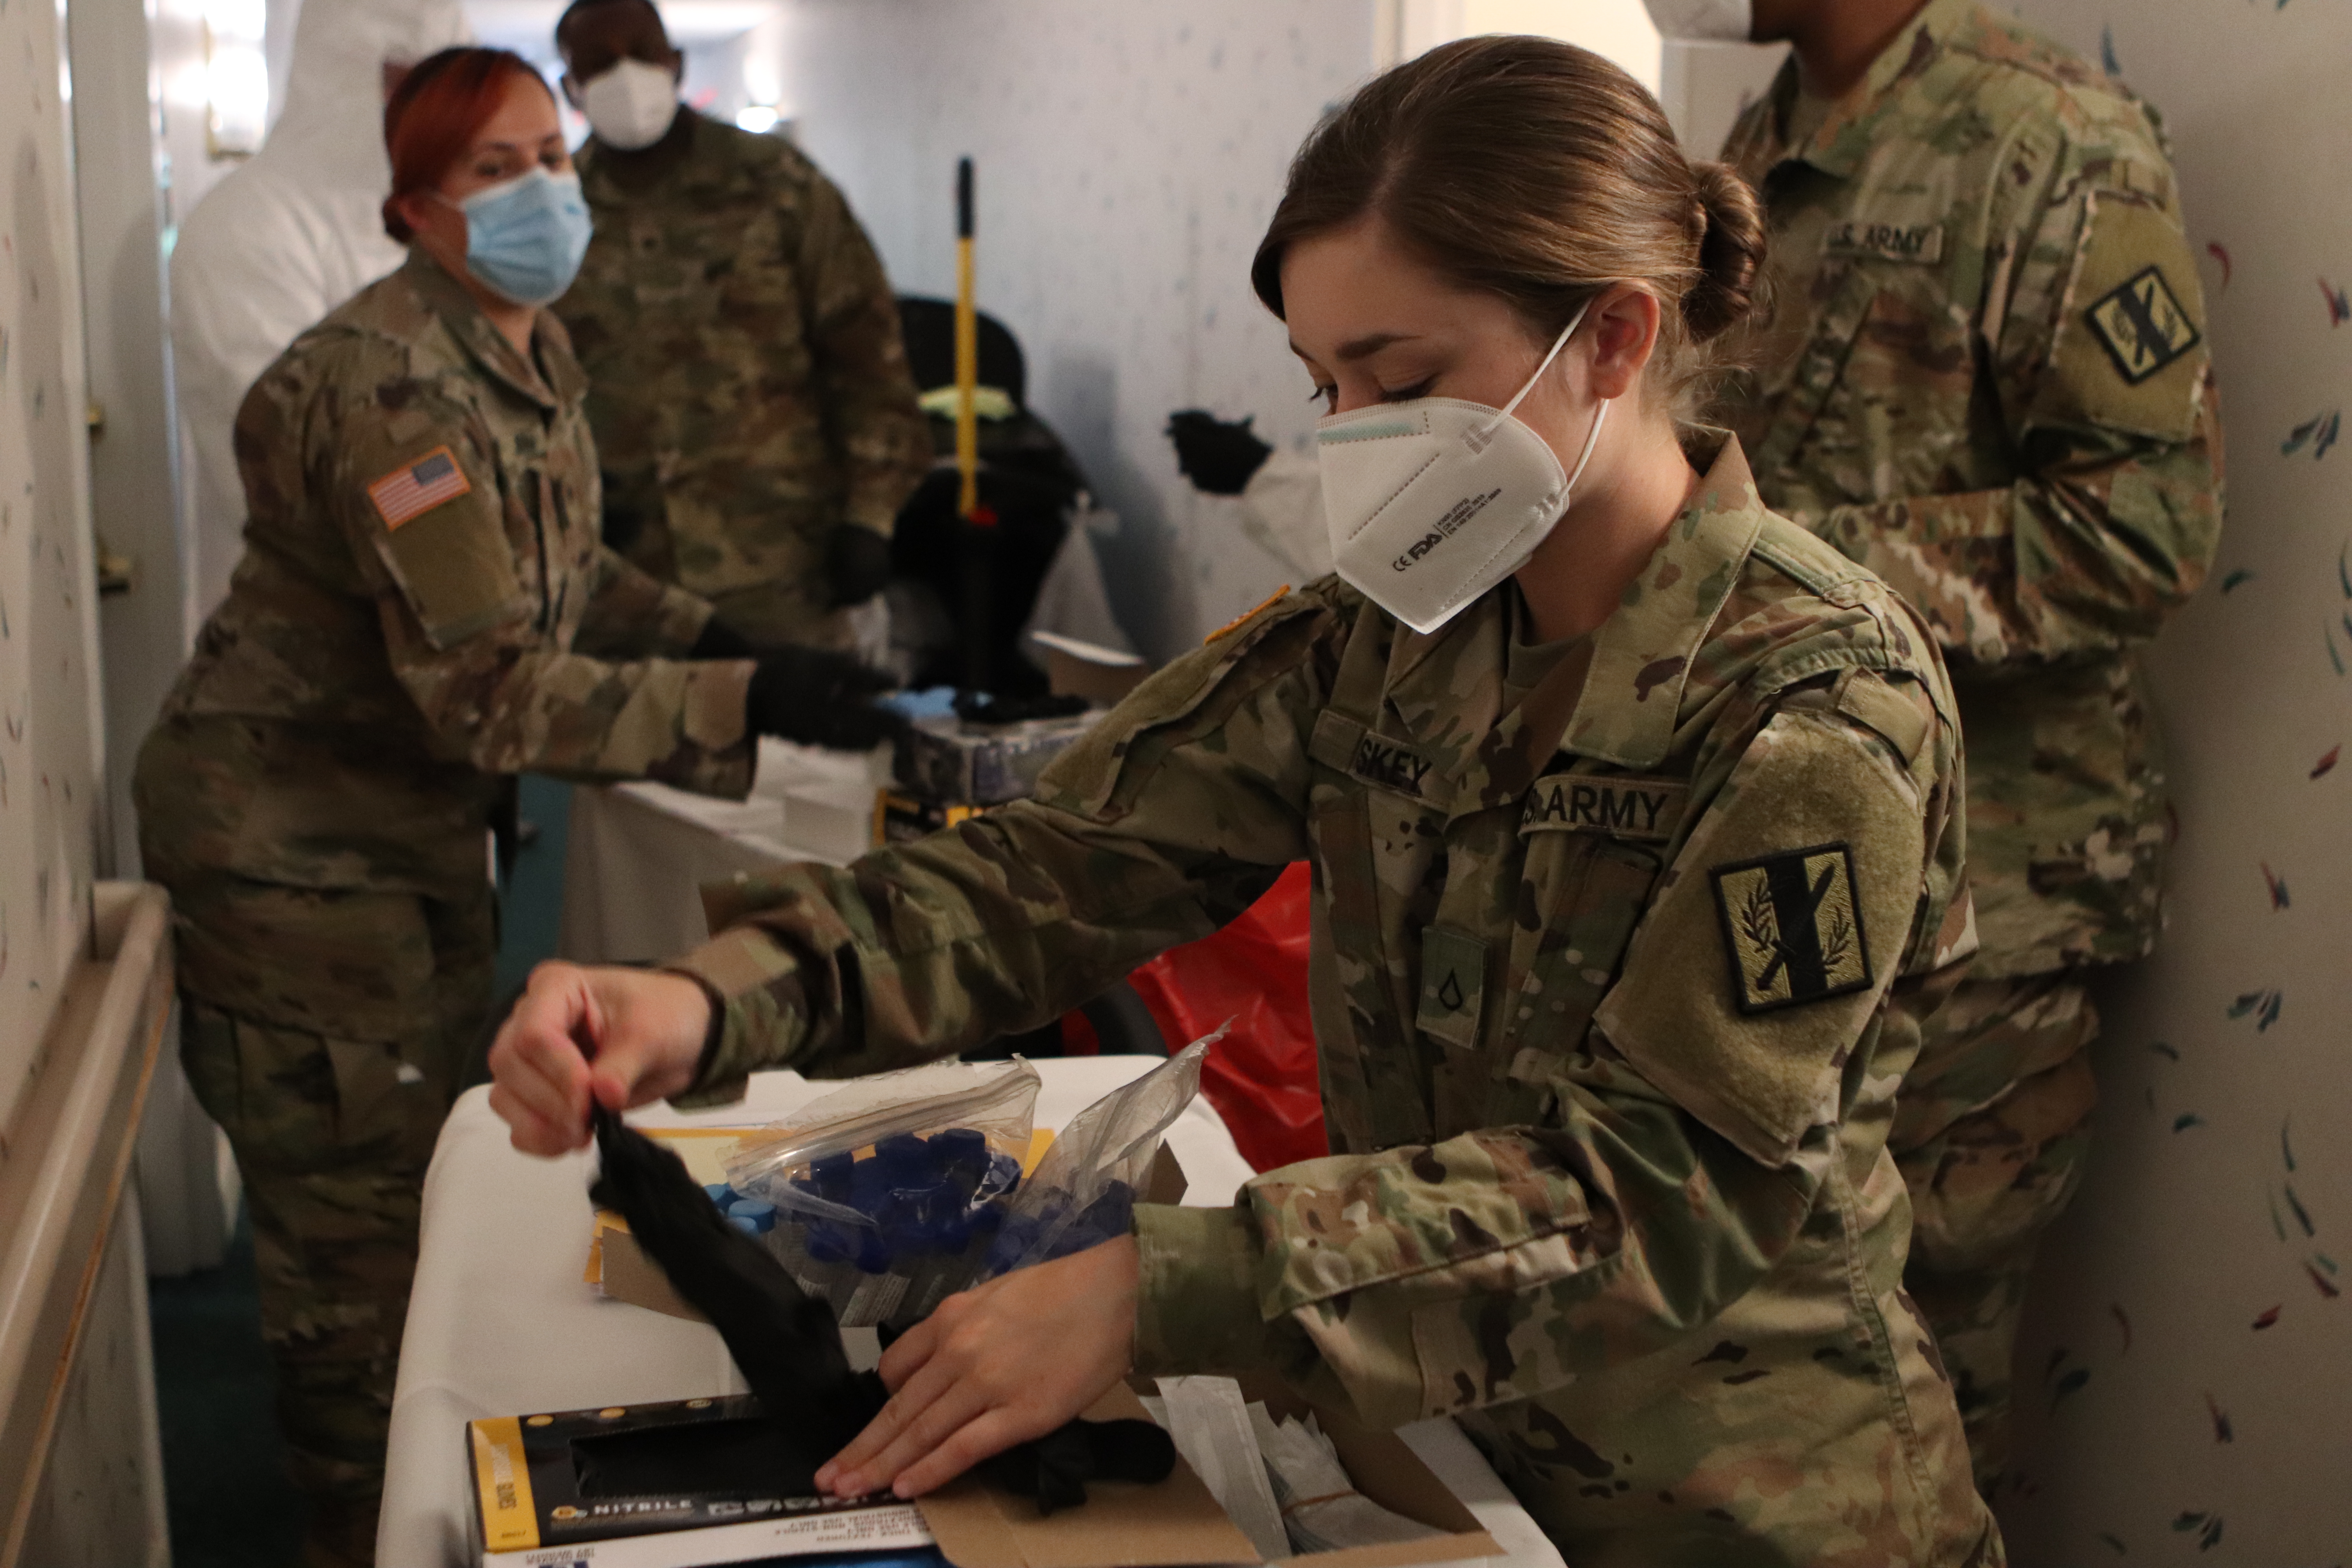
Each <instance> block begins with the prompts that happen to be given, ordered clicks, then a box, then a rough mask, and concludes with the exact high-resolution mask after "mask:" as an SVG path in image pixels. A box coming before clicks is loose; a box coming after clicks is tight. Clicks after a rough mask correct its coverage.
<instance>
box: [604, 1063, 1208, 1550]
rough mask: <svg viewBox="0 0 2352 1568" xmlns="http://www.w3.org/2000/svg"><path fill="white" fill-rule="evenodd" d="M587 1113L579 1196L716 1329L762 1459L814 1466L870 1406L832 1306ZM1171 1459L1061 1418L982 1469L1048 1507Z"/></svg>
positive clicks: (677, 1167)
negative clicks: (590, 1158)
mask: <svg viewBox="0 0 2352 1568" xmlns="http://www.w3.org/2000/svg"><path fill="white" fill-rule="evenodd" d="M590 1115H591V1117H592V1119H593V1121H594V1122H595V1127H596V1153H597V1159H598V1163H600V1164H601V1165H602V1167H603V1172H602V1173H601V1174H600V1175H599V1176H598V1177H597V1179H596V1184H595V1185H594V1186H593V1187H591V1188H590V1189H589V1192H588V1195H589V1198H590V1200H591V1201H592V1202H594V1203H596V1204H599V1205H603V1206H604V1207H606V1208H614V1209H618V1210H619V1211H620V1213H621V1217H622V1218H624V1219H625V1220H627V1221H628V1222H629V1234H630V1236H631V1237H634V1238H635V1241H636V1244H637V1246H638V1247H641V1248H643V1249H644V1251H645V1253H646V1256H647V1257H649V1258H652V1259H653V1260H654V1262H655V1263H656V1265H658V1266H659V1267H660V1268H661V1271H662V1272H663V1273H664V1274H666V1275H667V1276H668V1277H669V1282H670V1284H671V1285H672V1286H673V1287H675V1288H676V1289H677V1293H678V1295H679V1296H680V1297H682V1298H684V1299H685V1300H686V1301H687V1302H688V1304H689V1305H691V1306H693V1307H694V1308H695V1309H696V1310H698V1311H699V1312H701V1314H702V1315H703V1316H704V1317H706V1318H708V1319H709V1320H710V1321H711V1325H712V1326H713V1327H715V1328H716V1329H718V1331H719V1338H720V1339H722V1340H724V1341H725V1342H727V1353H728V1354H730V1355H731V1356H733V1357H734V1358H735V1364H736V1366H738V1367H739V1368H740V1369H741V1371H742V1373H743V1381H744V1382H745V1383H748V1384H751V1392H752V1393H753V1394H758V1395H759V1397H760V1405H761V1408H762V1409H763V1410H764V1411H765V1412H766V1413H767V1415H768V1416H769V1417H770V1419H771V1420H772V1423H773V1430H772V1432H770V1433H768V1434H766V1435H765V1436H764V1438H763V1440H764V1441H766V1442H767V1443H768V1444H769V1446H770V1447H772V1448H774V1449H775V1450H776V1451H775V1452H773V1453H772V1454H769V1455H767V1456H766V1460H767V1462H768V1463H769V1464H771V1465H772V1467H773V1468H774V1469H775V1470H776V1471H778V1472H780V1473H798V1472H801V1471H803V1470H806V1471H810V1472H813V1471H814V1468H816V1466H817V1465H818V1464H821V1463H822V1462H823V1461H824V1460H825V1459H828V1458H832V1457H833V1456H834V1455H835V1454H837V1453H839V1452H840V1451H841V1450H842V1448H843V1447H846V1446H847V1444H848V1443H849V1441H850V1439H851V1438H853V1437H855V1436H856V1435H857V1434H858V1433H859V1432H860V1431H862V1430H864V1429H865V1426H866V1423H867V1422H869V1421H871V1420H873V1419H874V1417H875V1416H876V1415H877V1414H879V1413H880V1411H881V1409H882V1405H883V1404H884V1402H885V1401H886V1400H887V1398H888V1393H887V1390H886V1389H885V1388H884V1387H883V1385H882V1380H881V1378H880V1377H879V1376H877V1375H876V1374H875V1373H870V1372H853V1371H851V1370H850V1366H849V1357H848V1355H847V1354H846V1352H844V1351H843V1349H842V1345H841V1330H840V1328H839V1327H838V1325H836V1324H835V1321H834V1316H833V1308H832V1306H831V1305H830V1304H829V1303H828V1302H826V1301H825V1300H824V1299H823V1298H821V1297H815V1296H811V1295H810V1294H809V1293H808V1292H807V1291H805V1290H803V1289H801V1287H800V1284H799V1282H798V1281H796V1280H795V1279H793V1277H792V1273H791V1271H790V1270H788V1269H787V1268H785V1267H784V1266H783V1264H782V1261H781V1260H780V1259H779V1258H777V1257H776V1255H775V1254H774V1253H772V1252H771V1251H769V1250H768V1249H767V1248H766V1247H762V1246H761V1244H760V1243H758V1242H756V1241H754V1240H752V1239H751V1237H748V1236H745V1235H744V1234H743V1233H742V1232H741V1231H740V1230H737V1229H736V1228H735V1227H734V1226H730V1225H729V1224H728V1223H727V1222H726V1220H724V1219H723V1218H721V1217H720V1216H719V1207H718V1205H715V1204H713V1203H712V1202H711V1201H710V1194H709V1193H707V1192H705V1191H704V1190H703V1189H702V1188H701V1187H700V1186H698V1185H697V1184H695V1180H694V1178H693V1176H691V1175H689V1174H688V1173H687V1169H686V1163H685V1162H684V1161H682V1160H680V1159H679V1158H678V1157H677V1155H676V1154H674V1153H672V1152H669V1151H668V1150H667V1149H665V1148H663V1147H662V1146H661V1145H660V1144H658V1143H656V1142H654V1141H653V1140H652V1139H650V1138H647V1137H646V1135H645V1134H643V1133H641V1132H638V1131H635V1130H633V1129H631V1128H630V1127H628V1126H626V1125H625V1124H624V1123H623V1122H622V1121H621V1119H620V1118H619V1117H618V1116H616V1115H614V1113H613V1112H611V1111H609V1110H605V1109H604V1107H603V1106H601V1105H598V1106H595V1107H593V1109H592V1110H591V1111H590ZM673 1458H688V1457H687V1456H673ZM1174 1468H1176V1445H1175V1444H1174V1443H1173V1442H1171V1441H1170V1439H1169V1436H1168V1434H1167V1433H1165V1432H1163V1431H1161V1430H1160V1428H1159V1427H1158V1426H1153V1425H1152V1424H1151V1423H1150V1422H1149V1421H1072V1422H1069V1423H1068V1424H1066V1426H1061V1427H1059V1428H1057V1429H1055V1431H1052V1432H1049V1433H1047V1434H1046V1435H1045V1436H1043V1437H1041V1438H1038V1439H1037V1440H1036V1441H1034V1442H1032V1443H1023V1444H1020V1445H1018V1446H1016V1447H1012V1448H1008V1449H1006V1450H1005V1451H1004V1452H1003V1453H1002V1454H999V1455H998V1456H996V1457H995V1458H992V1459H990V1460H988V1461H987V1462H986V1466H985V1473H986V1474H987V1476H988V1477H989V1479H992V1480H993V1481H995V1482H996V1483H997V1484H998V1485H999V1486H1002V1487H1003V1488H1004V1489H1007V1490H1008V1491H1012V1492H1015V1493H1018V1494H1019V1495H1021V1496H1023V1497H1034V1498H1035V1499H1036V1500H1037V1510H1038V1511H1039V1512H1040V1513H1048V1514H1049V1513H1052V1512H1053V1511H1054V1510H1056V1509H1063V1508H1076V1507H1077V1506H1078V1505H1079V1504H1081V1503H1083V1502H1085V1501H1086V1500H1087V1482H1088V1481H1090V1480H1102V1481H1164V1480H1166V1479H1168V1476H1169V1473H1170V1472H1171V1471H1172V1470H1173V1469H1174Z"/></svg>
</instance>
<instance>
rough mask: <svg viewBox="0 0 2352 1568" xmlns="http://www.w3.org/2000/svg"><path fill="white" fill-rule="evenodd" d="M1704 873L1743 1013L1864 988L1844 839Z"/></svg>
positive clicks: (1866, 973)
mask: <svg viewBox="0 0 2352 1568" xmlns="http://www.w3.org/2000/svg"><path fill="white" fill-rule="evenodd" d="M1707 876H1708V877H1709V879H1711V880H1712V881H1713V882H1714V884H1715V908H1716V912H1717V914H1718V915H1720V916H1722V918H1723V945H1724V951H1725V953H1726V955H1727V957H1728V958H1729V959H1730V962H1731V987H1732V992H1733V994H1734V995H1735V997H1736V998H1737V999H1738V1003H1739V1010H1740V1011H1741V1012H1742V1013H1769V1012H1772V1011H1774V1010H1776V1009H1778V1008H1781V1007H1793V1006H1796V1005H1798V1004H1800V1003H1803V1002H1819V1001H1822V1000H1823V999H1824V998H1826V997H1831V996H1843V995H1846V994H1849V993H1852V992H1855V991H1867V990H1868V989H1870V984H1871V975H1870V950H1869V948H1868V947H1867V946H1866V945H1864V940H1863V931H1862V905H1861V902H1860V900H1858V899H1857V898H1856V897H1855V895H1854V876H1853V850H1851V849H1849V848H1848V847H1846V846H1844V845H1843V844H1817V845H1815V846H1814V847H1811V848H1810V849H1790V850H1787V851H1784V852H1783V853H1781V854H1779V855H1767V856H1764V857H1762V858H1759V859H1755V860H1741V861H1738V862H1736V863H1735V864H1732V865H1728V866H1717V867H1715V868H1713V869H1711V870H1710V871H1708V873H1707Z"/></svg>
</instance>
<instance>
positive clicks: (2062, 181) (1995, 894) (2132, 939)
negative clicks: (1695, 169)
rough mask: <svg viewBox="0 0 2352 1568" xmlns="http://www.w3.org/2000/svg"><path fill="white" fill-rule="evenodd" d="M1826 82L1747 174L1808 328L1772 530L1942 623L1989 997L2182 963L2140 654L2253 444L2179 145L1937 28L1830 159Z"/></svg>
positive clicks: (1990, 47) (1782, 382)
mask: <svg viewBox="0 0 2352 1568" xmlns="http://www.w3.org/2000/svg"><path fill="white" fill-rule="evenodd" d="M1797 87H1798V83H1797V76H1796V68H1795V66H1794V63H1793V62H1791V64H1790V66H1789V67H1788V68H1784V69H1783V71H1782V72H1781V74H1780V79H1778V81H1777V82H1776V83H1775V84H1774V86H1773V88H1772V90H1771V91H1769V93H1767V94H1766V95H1765V96H1764V97H1763V98H1762V99H1760V100H1758V102H1757V103H1756V104H1755V105H1753V106H1752V107H1751V108H1750V109H1749V110H1748V112H1747V114H1746V115H1744V116H1743V117H1742V118H1741V120H1740V121H1739V123H1738V126H1737V127H1735V129H1734V130H1733V132H1732V133H1731V138H1730V140H1729V142H1727V145H1726V147H1725V149H1724V157H1725V159H1726V161H1727V162H1729V163H1732V164H1733V165H1734V166H1735V167H1737V168H1738V170H1739V172H1740V173H1741V174H1743V175H1745V176H1746V177H1747V178H1748V180H1749V182H1750V183H1752V184H1755V186H1756V187H1757V189H1758V190H1759V192H1760V193H1761V194H1762V195H1763V198H1764V203H1765V205H1766V208H1767V209H1768V213H1769V224H1770V240H1771V243H1770V248H1769V258H1770V259H1769V262H1768V265H1769V266H1770V267H1771V268H1772V271H1773V276H1774V279H1775V282H1776V285H1777V287H1776V290H1775V292H1776V299H1777V306H1776V309H1777V312H1778V315H1779V318H1780V325H1781V326H1782V328H1783V329H1784V335H1782V336H1781V338H1780V342H1779V344H1778V347H1777V350H1776V352H1774V353H1770V354H1769V355H1768V356H1767V357H1768V358H1769V359H1770V360H1772V361H1773V362H1774V368H1773V370H1772V371H1770V372H1769V373H1768V374H1767V375H1766V376H1765V377H1764V378H1763V379H1761V380H1760V381H1758V382H1755V383H1753V384H1749V385H1748V387H1747V388H1746V389H1745V391H1744V392H1738V393H1736V394H1735V396H1734V399H1733V405H1732V406H1731V407H1730V408H1728V409H1727V411H1726V412H1725V414H1724V416H1723V417H1724V418H1725V420H1726V422H1727V424H1729V425H1730V426H1731V427H1732V428H1734V429H1735V430H1737V431H1738V433H1739V436H1740V438H1741V440H1742V441H1743V442H1744V443H1745V444H1746V447H1747V449H1748V456H1749V458H1750V460H1751V461H1752V462H1753V463H1754V465H1755V471H1756V480H1757V485H1758V488H1759V490H1760V492H1761V493H1762V495H1763V497H1764V500H1765V501H1766V502H1767V504H1769V505H1770V506H1771V507H1773V508H1774V509H1776V510H1780V511H1781V512H1783V513H1785V514H1787V515H1788V516H1789V517H1790V518H1792V519H1794V520H1795V521H1799V522H1801V523H1803V524H1804V525H1805V526H1806V527H1808V528H1810V529H1811V530H1812V531H1815V532H1816V533H1818V534H1820V535H1821V536H1822V538H1823V539H1825V540H1827V541H1828V542H1830V543H1832V544H1833V545H1835V546H1836V547H1837V548H1838V549H1839V550H1840V551H1842V552H1844V553H1845V554H1847V555H1849V556H1852V557H1853V559H1854V560H1856V561H1860V562H1862V563H1864V564H1865V565H1867V566H1869V567H1870V568H1871V569H1872V570H1873V571H1874V572H1876V573H1877V574H1879V575H1880V576H1881V577H1883V578H1885V580H1886V582H1887V583H1888V584H1890V585H1892V586H1893V587H1894V588H1895V590H1896V591H1897V592H1899V593H1900V594H1901V595H1903V596H1904V597H1905V598H1906V599H1907V600H1909V601H1910V602H1911V603H1912V604H1913V605H1916V606H1917V608H1918V610H1919V612H1920V614H1921V615H1922V616H1924V617H1925V618H1926V620H1927V625H1928V626H1929V627H1930V628H1931V629H1932V630H1933V632H1934V634H1935V637H1936V639H1937V642H1938V643H1940V644H1941V645H1942V647H1943V649H1944V653H1945V657H1946V658H1948V660H1949V661H1950V668H1951V673H1952V682H1953V685H1954V687H1955V688H1956V689H1957V690H1958V693H1959V701H1960V720H1961V724H1962V727H1963V729H1965V731H1967V735H1968V752H1969V885H1970V888H1971V889H1972V890H1973V892H1974V896H1975V900H1976V908H1977V922H1978V927H1979V931H1980V932H1981V934H1982V939H1983V952H1981V953H1980V954H1979V958H1978V960H1977V963H1976V965H1975V968H1974V969H1973V971H1972V972H1971V973H1972V976H1973V977H1974V978H1977V979H1987V980H1990V979H2000V978H2006V977H2011V976H2017V975H2026V974H2040V973H2048V972H2050V971H2052V970H2057V969H2063V968H2068V967H2072V966H2075V965H2079V964H2084V963H2109V962H2116V961H2120V960H2126V959H2132V958H2137V957H2138V956H2140V955H2141V954H2142V953H2144V952H2147V949H2148V947H2149V946H2150V944H2151V943H2153V942H2154V941H2155V939H2156V932H2157V930H2158V924H2159V919H2160V911H2159V909H2158V896H2159V893H2160V891H2161V888H2162V881H2163V865H2162V859H2163V852H2164V848H2165V845H2166V843H2167V840H2168V832H2169V828H2168V817H2167V811H2166V788H2165V780H2164V767H2163V755H2162V749H2161V747H2160V745H2159V743H2158V735H2157V733H2156V731H2155V728H2154V721H2153V719H2152V717H2151V715H2150V713H2149V710H2148V704H2147V696H2146V692H2145V690H2144V687H2143V683H2142V680H2141V678H2140V675H2139V672H2138V670H2137V667H2136V664H2135V661H2134V650H2135V649H2137V647H2139V646H2140V645H2141V644H2143V643H2145V642H2146V641H2147V639H2148V638H2150V637H2153V636H2155V634H2156V632H2157V630H2158V626H2161V625H2162V623H2163V621H2164V619H2165V617H2166V616H2168V614H2169V613H2170V612H2171V611H2173V610H2174V609H2176V608H2178V607H2179V605H2181V603H2182V602H2183V601H2185V600H2186V599H2187V598H2188V597H2189V595H2190V594H2191V593H2193V592H2194V591H2195V590H2196V588H2197V587H2198V585H2199V584H2200V583H2202V582H2203V581H2204V579H2205V574H2206V572H2207V570H2208V568H2209V567H2210V565H2211V563H2212V560H2213V552H2214V550H2215V548H2216V546H2217V544H2218V542H2219V538H2220V532H2221V431H2220V424H2219V412H2218V402H2217V399H2216V397H2215V394H2214V386H2213V378H2212V370H2211V361H2210V352H2209V347H2210V345H2209V344H2208V342H2207V341H2206V335H2205V306H2204V300H2203V294H2202V290H2201V289H2200V280H2199V278H2198V270H2197V260H2196V256H2195V253H2194V249H2193V247H2192V246H2191V244H2190V242H2189V237H2188V236H2187V235H2186V233H2185V232H2184V231H2183V228H2182V218H2181V213H2180V205H2179V190H2178V187H2177V185H2176V183H2175V181H2174V178H2173V173H2172V166H2171V163H2170V161H2169V160H2168V157H2167V155H2166V153H2165V148H2164V144H2163V140H2162V137H2161V134H2160V132H2159V130H2158V125H2157V123H2156V120H2155V116H2154V114H2153V112H2152V111H2151V110H2148V109H2147V106H2146V105H2144V104H2142V103H2141V102H2140V101H2139V100H2137V99H2136V98H2134V97H2133V96H2132V95H2131V94H2130V92H2129V91H2128V90H2127V89H2125V88H2124V87H2123V86H2122V84H2121V83H2119V82H2116V80H2114V79H2111V78H2108V77H2105V76H2102V75H2101V74H2099V73H2098V72H2097V71H2095V70H2094V69H2093V68H2091V67H2089V66H2087V65H2086V64H2084V62H2083V61H2082V60H2081V59H2079V58H2076V57H2075V56H2074V55H2073V54H2071V53H2069V52H2068V51H2066V50H2064V49H2062V48H2060V47H2058V46H2056V45H2055V44H2053V43H2051V42H2050V41H2048V40H2047V39H2045V38H2042V37H2040V36H2038V35H2036V34H2034V33H2032V32H2031V31H2029V30H2028V29H2026V28H2025V27H2023V26H2020V25H2019V24H2018V23H2016V22H2015V21H2014V20H2012V19H2011V18H2009V17H2005V16H1995V15H1994V14H1992V13H1991V12H1990V11H1988V10H1987V9H1985V8H1984V7H1983V6H1981V5H1977V4H1974V3H1973V0H1930V4H1929V5H1927V7H1926V9H1925V10H1923V11H1921V12H1920V14H1919V15H1918V16H1917V17H1916V19H1915V20H1914V21H1913V22H1912V23H1911V24H1910V25H1909V26H1906V27H1905V28H1904V30H1903V31H1902V33H1901V34H1899V35H1898V36H1897V37H1895V41H1894V42H1893V43H1891V44H1889V45H1888V46H1887V47H1886V49H1885V52H1884V53H1882V54H1881V55H1880V57H1879V58H1878V59H1877V60H1876V61H1875V62H1874V64H1873V65H1872V66H1871V68H1870V69H1869V71H1868V73H1867V74H1866V75H1865V76H1864V79H1863V80H1862V81H1861V82H1859V83H1857V84H1856V85H1855V86H1854V88H1853V89H1852V90H1851V91H1850V92H1848V93H1847V94H1846V95H1845V96H1844V97H1843V98H1842V99H1840V100H1838V101H1837V102H1836V104H1835V105H1834V106H1832V108H1831V109H1830V110H1829V113H1828V116H1827V118H1826V119H1825V120H1824V121H1822V123H1821V125H1820V126H1819V128H1818V129H1817V130H1815V131H1814V132H1813V133H1812V134H1811V136H1810V137H1808V138H1807V139H1806V140H1805V141H1804V142H1802V143H1801V145H1791V144H1790V142H1789V141H1788V139H1787V137H1786V134H1785V132H1784V128H1785V127H1786V126H1787V125H1788V124H1789V116H1790V112H1791V111H1792V110H1793V109H1794V108H1795V106H1796V103H1797Z"/></svg>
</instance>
